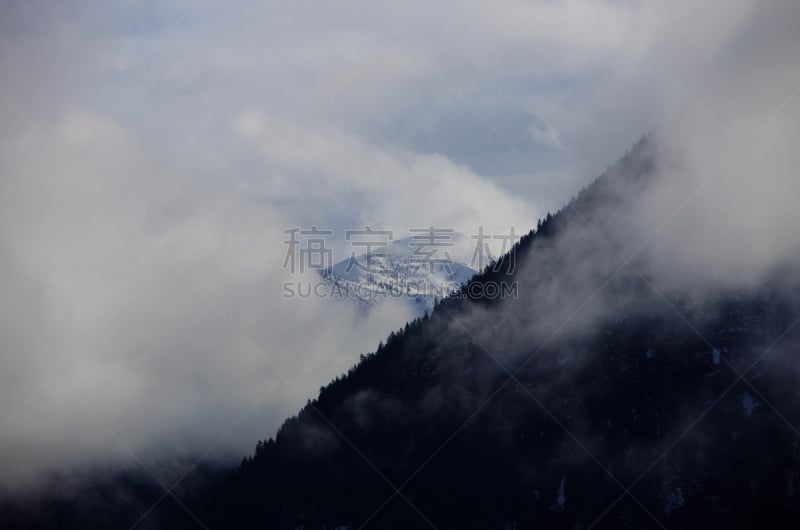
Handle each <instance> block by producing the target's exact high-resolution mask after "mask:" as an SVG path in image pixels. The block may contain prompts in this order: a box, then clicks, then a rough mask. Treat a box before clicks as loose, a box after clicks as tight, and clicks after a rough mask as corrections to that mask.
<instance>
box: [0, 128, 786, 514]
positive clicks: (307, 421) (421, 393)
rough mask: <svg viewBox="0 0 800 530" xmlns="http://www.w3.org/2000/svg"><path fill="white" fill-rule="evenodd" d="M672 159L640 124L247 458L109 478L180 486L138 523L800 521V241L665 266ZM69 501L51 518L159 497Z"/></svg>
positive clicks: (129, 492)
mask: <svg viewBox="0 0 800 530" xmlns="http://www.w3.org/2000/svg"><path fill="white" fill-rule="evenodd" d="M660 164H661V161H660V159H659V153H658V152H657V151H656V150H655V148H654V146H653V144H652V143H651V142H650V141H648V140H647V139H644V140H642V141H641V142H639V143H638V144H636V146H635V147H634V148H633V149H632V150H631V151H630V152H629V153H628V154H627V155H626V156H625V157H623V158H622V159H621V160H620V161H619V162H617V163H616V164H615V165H614V166H612V167H611V168H610V169H609V170H608V171H607V172H606V173H605V174H603V175H602V176H601V177H599V178H598V179H597V180H596V181H595V182H593V183H592V184H591V185H590V186H588V187H587V188H586V189H585V190H584V191H582V192H581V193H580V194H579V195H578V196H577V197H575V198H574V199H573V200H572V201H571V202H570V203H569V204H568V205H567V206H566V207H565V208H564V209H562V210H561V211H560V212H558V213H557V214H555V215H548V216H547V218H546V219H543V220H542V221H540V223H539V225H538V226H537V229H536V230H535V231H532V232H530V233H529V234H527V235H525V236H524V237H523V238H522V239H521V240H520V241H519V243H518V244H517V245H516V247H515V248H514V250H513V252H512V253H510V254H506V255H504V256H502V257H500V258H499V260H498V262H497V264H496V266H495V267H492V268H491V269H488V270H485V271H484V272H483V273H481V274H479V275H477V276H475V277H473V278H472V279H471V280H470V281H469V283H468V285H466V286H464V287H462V288H461V289H460V290H459V291H458V292H457V293H455V294H454V295H452V296H450V297H447V298H445V299H443V300H441V301H440V302H438V303H437V304H436V305H435V308H434V309H433V311H432V313H430V314H427V315H425V316H423V317H421V318H417V319H415V320H414V321H413V322H410V323H409V324H407V325H406V326H405V327H404V328H403V329H402V330H399V331H398V332H396V333H393V334H391V335H390V336H389V337H388V338H387V340H386V341H385V343H383V344H381V345H380V346H379V347H378V348H377V350H376V351H375V352H374V353H371V354H369V355H366V356H363V357H362V359H361V361H360V362H359V363H358V364H357V365H356V366H354V367H353V368H352V369H351V370H350V371H349V372H348V373H347V374H343V375H342V376H341V377H337V378H336V379H335V380H334V381H332V382H331V383H330V384H329V385H327V386H326V387H324V388H323V389H321V391H320V393H319V395H318V397H317V398H316V399H314V400H309V402H308V404H307V405H306V406H305V407H304V408H303V409H302V410H301V411H300V412H299V413H298V414H297V415H296V416H294V417H291V418H289V419H288V420H286V422H285V423H284V424H283V426H282V427H281V428H280V429H279V431H278V432H277V434H276V435H275V436H274V438H270V439H267V440H266V441H259V442H258V443H257V445H256V448H255V452H254V454H252V455H249V456H247V457H246V458H245V459H244V460H243V461H242V463H241V465H240V466H238V467H237V468H236V469H234V470H232V471H230V472H229V473H227V474H225V475H223V476H221V477H218V476H216V475H214V474H213V473H212V474H209V475H207V476H208V477H210V478H209V479H208V480H209V481H210V482H208V483H206V482H205V481H204V480H203V477H202V476H192V477H190V478H191V479H192V480H194V481H195V482H196V483H200V484H202V485H201V486H198V487H197V488H196V489H194V490H187V489H180V490H179V491H177V492H175V493H176V497H177V498H179V499H180V501H177V500H176V499H175V498H174V497H172V496H171V495H165V494H163V492H161V491H159V490H158V488H151V489H149V490H147V491H146V492H144V493H141V492H139V493H137V492H135V491H134V490H135V488H139V487H141V486H140V485H138V482H134V485H135V488H134V487H128V489H126V490H125V489H123V490H120V489H119V488H120V486H121V485H122V486H124V484H121V483H117V482H116V481H115V480H114V479H112V480H111V481H110V482H106V483H103V482H102V481H100V483H99V484H97V485H94V486H93V488H94V489H93V491H101V492H102V491H115V492H118V491H124V492H125V493H124V494H120V493H118V494H117V496H119V495H123V496H125V497H126V501H125V503H124V504H125V505H126V506H128V507H130V506H134V507H137V506H141V505H147V506H150V505H152V503H151V502H150V500H151V499H153V498H155V499H156V500H158V499H159V498H162V499H163V500H162V501H160V502H158V503H157V505H156V507H155V508H154V509H153V510H152V511H151V512H148V513H149V516H148V517H147V518H145V519H144V521H143V522H142V523H141V524H140V525H139V526H137V528H149V527H159V528H170V529H172V528H196V527H197V526H200V524H198V521H200V522H201V523H202V526H204V527H207V528H243V529H244V528H269V529H295V528H304V529H323V528H324V529H331V528H348V529H356V528H381V529H408V528H428V527H430V528H436V529H451V528H452V529H473V528H474V529H526V528H546V529H551V528H569V529H578V528H580V529H590V528H614V529H616V528H637V529H639V528H715V527H725V528H752V527H769V528H794V527H796V524H797V521H798V520H800V432H799V431H798V429H797V428H796V426H797V425H800V399H798V398H800V396H798V390H797V378H798V367H797V366H798V365H797V351H798V346H800V325H798V323H799V322H800V269H798V267H797V262H798V260H797V259H794V260H793V261H792V262H790V263H783V264H779V265H777V266H776V267H775V268H774V269H772V270H770V271H769V272H768V274H766V275H765V276H764V277H763V278H761V279H760V281H759V282H756V283H753V282H745V281H742V282H739V283H738V284H737V283H735V282H734V283H733V284H730V285H725V286H723V287H719V288H708V289H701V288H700V287H698V285H697V282H695V281H693V280H695V278H690V277H682V276H681V275H680V274H677V275H675V274H672V275H670V279H671V282H664V281H663V276H664V274H665V271H666V272H667V273H669V272H673V271H672V270H671V269H672V264H671V263H662V262H659V260H657V259H654V257H653V255H650V254H648V253H646V252H639V251H638V250H637V249H640V248H643V247H644V246H646V245H645V243H646V241H644V242H643V241H642V239H641V237H640V236H639V235H637V234H638V233H639V231H638V230H637V228H638V226H637V224H638V222H639V221H638V218H637V217H636V215H634V213H633V212H635V211H636V207H637V205H639V204H640V202H641V198H642V197H643V196H644V195H645V194H647V193H648V191H649V190H651V189H652V187H653V186H654V183H655V175H656V173H657V172H658V168H659V165H660ZM683 236H684V237H685V238H687V240H688V238H691V237H692V234H684V235H683ZM742 251H743V252H746V251H747V249H746V248H743V249H742ZM656 256H658V255H656ZM675 276H677V278H676V277H675ZM348 281H357V280H355V279H352V280H348ZM503 282H505V283H510V284H513V286H514V289H513V290H512V291H510V293H511V294H510V295H508V296H486V294H487V292H488V290H487V289H486V286H491V285H496V284H498V283H503ZM476 286H477V287H480V288H479V289H475V287H476ZM320 347H324V346H320ZM193 475H194V474H193ZM129 482H131V481H130V480H129ZM134 495H135V496H137V497H138V498H137V499H135V501H136V502H132V501H131V499H130V498H127V497H129V496H134ZM100 497H101V498H105V497H103V496H100ZM92 498H94V499H97V498H98V495H97V494H96V493H95V494H94V495H93V496H92ZM145 498H146V499H147V500H146V501H145V500H142V499H145ZM114 502H116V501H114ZM56 508H57V509H55V510H54V511H51V512H48V513H45V514H42V513H37V518H36V524H37V525H38V526H39V527H48V526H50V527H52V526H60V527H63V528H66V527H75V528H83V527H121V528H130V526H131V525H132V524H133V523H134V522H135V521H136V520H137V519H138V518H139V516H140V515H141V513H137V512H135V510H132V509H128V510H127V511H124V512H123V511H118V512H117V513H116V514H115V518H113V519H111V520H110V521H111V522H109V519H107V517H109V516H108V515H107V513H108V512H109V511H112V508H113V507H107V508H108V510H105V511H104V512H103V514H104V518H103V519H102V520H100V522H99V523H98V519H97V517H98V516H95V518H94V519H93V518H92V515H91V514H92V513H93V510H94V508H93V507H92V508H91V509H87V508H86V507H83V509H82V510H78V509H76V508H74V507H64V506H61V505H59V506H57V507H56ZM48 510H51V509H50V508H48ZM76 513H77V514H78V515H76ZM65 514H66V516H65ZM17 515H19V514H15V517H14V518H12V520H11V521H12V523H13V524H11V525H8V527H19V528H25V527H29V526H31V525H27V524H25V523H26V521H30V519H25V517H26V515H25V514H22V515H19V516H17ZM85 520H88V521H89V522H90V523H91V524H82V521H85ZM2 522H3V520H2V518H0V523H2ZM156 525H157V526H156Z"/></svg>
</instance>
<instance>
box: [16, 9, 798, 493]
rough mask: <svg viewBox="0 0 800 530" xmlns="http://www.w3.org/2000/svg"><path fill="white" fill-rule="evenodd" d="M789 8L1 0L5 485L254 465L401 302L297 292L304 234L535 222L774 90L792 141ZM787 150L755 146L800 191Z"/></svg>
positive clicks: (753, 107)
mask: <svg viewBox="0 0 800 530" xmlns="http://www.w3.org/2000/svg"><path fill="white" fill-rule="evenodd" d="M676 4H677V5H676ZM797 15H798V9H797V7H796V6H795V5H794V2H792V1H789V0H787V1H771V2H756V1H755V0H727V1H723V0H717V1H702V2H658V1H651V2H644V1H636V0H630V1H627V0H605V1H597V0H595V1H590V0H564V1H522V0H520V1H513V0H508V1H506V0H502V1H465V2H454V1H452V2H451V1H446V0H445V1H439V2H427V1H425V2H423V1H418V0H411V1H407V2H388V1H386V2H385V1H382V0H380V1H374V0H373V1H366V0H364V1H361V0H344V1H339V0H334V1H330V2H318V1H314V2H312V1H307V0H298V1H294V2H282V1H275V2H271V1H266V2H264V1H259V2H255V1H252V2H250V1H237V2H226V3H219V2H205V1H196V2H193V1H189V0H186V1H181V0H175V1H167V2H152V1H144V0H142V1H139V0H121V1H118V2H106V1H96V2H95V1H85V2H74V3H72V2H70V3H65V2H47V1H30V0H29V1H10V2H9V1H6V2H3V5H2V7H0V290H1V291H2V293H3V297H2V300H1V301H0V389H1V390H0V392H2V399H0V460H1V461H2V462H1V464H2V467H3V474H2V477H0V482H8V480H16V479H17V478H20V477H24V478H31V477H35V476H36V475H37V473H38V472H39V471H41V470H42V469H45V468H47V467H48V466H56V467H64V466H74V465H79V464H80V463H82V462H84V461H85V456H86V455H91V456H92V458H93V459H97V460H103V459H106V458H119V459H121V460H122V461H124V462H128V463H130V462H132V461H134V460H135V459H137V458H141V459H142V460H143V461H145V462H150V461H152V460H154V459H156V457H155V456H153V455H159V457H161V458H171V457H172V456H182V455H190V454H202V453H204V452H205V451H206V450H209V449H212V450H211V453H210V455H209V458H212V459H213V458H220V459H224V458H229V457H231V456H232V455H237V456H238V455H241V454H243V453H245V452H247V451H249V450H250V449H251V447H252V446H253V444H254V442H255V440H256V439H257V438H265V437H268V436H270V435H272V434H273V432H274V429H275V428H276V427H277V426H278V425H279V423H280V421H281V420H282V418H284V417H285V416H286V415H288V414H291V413H293V412H294V411H296V410H297V409H298V408H299V407H300V406H301V405H302V404H303V403H304V402H305V400H306V399H307V398H308V397H312V396H313V395H314V394H315V392H316V390H317V389H318V388H319V386H320V385H321V384H324V383H325V382H327V381H328V380H329V379H331V378H332V377H333V376H335V375H337V374H339V373H341V372H342V371H344V370H346V369H347V367H349V366H350V365H352V364H353V363H354V362H356V361H357V359H358V355H359V354H360V353H363V352H368V351H372V350H374V348H375V345H376V344H377V341H378V340H380V339H381V338H382V337H384V336H385V335H386V334H387V333H388V332H389V331H390V330H392V329H395V328H398V327H400V326H402V324H403V323H404V322H405V320H406V319H407V318H409V316H410V315H409V313H408V309H407V308H406V307H405V306H403V305H402V304H396V305H392V304H387V305H386V306H385V307H382V308H381V309H380V310H379V311H375V312H373V313H371V314H370V315H369V316H368V317H365V316H364V315H363V314H361V313H358V312H356V311H351V310H350V308H345V309H343V306H342V305H341V304H339V305H336V306H333V305H332V303H333V302H331V301H328V300H285V299H282V298H281V292H282V291H281V285H282V284H283V282H284V281H287V279H296V278H295V276H294V275H292V274H290V271H286V270H284V269H283V268H282V265H283V261H284V255H285V252H286V248H285V247H284V245H283V240H284V237H285V235H284V233H283V231H284V229H286V228H290V227H303V228H309V227H311V226H312V225H315V226H318V227H320V228H324V229H331V230H334V231H335V236H334V239H336V240H337V241H338V242H339V244H341V236H342V235H343V233H344V230H346V229H348V228H350V229H359V228H363V227H364V226H366V225H370V226H372V227H373V228H383V229H388V230H392V231H393V232H394V233H395V234H397V236H398V237H399V236H400V235H403V236H405V235H407V231H408V229H409V228H414V227H421V226H430V225H434V226H439V227H446V228H454V229H456V230H458V231H460V232H463V233H469V234H472V233H475V230H476V229H477V227H478V226H484V227H486V229H487V230H488V231H489V233H507V232H508V227H510V226H514V227H516V229H517V232H518V233H521V232H525V231H527V230H529V229H530V228H532V227H534V226H535V225H536V221H537V219H538V218H539V217H541V216H542V215H544V214H545V213H546V212H547V211H554V210H556V209H557V208H559V207H560V206H562V205H563V204H564V203H565V202H566V201H567V200H568V199H569V198H570V197H571V196H572V195H573V194H574V193H576V192H577V191H578V190H579V189H580V188H581V187H582V186H583V185H585V184H587V183H588V182H590V181H591V180H592V179H593V178H594V177H596V176H598V175H599V174H601V173H602V172H603V170H604V169H605V168H606V166H607V165H608V164H610V163H612V162H614V161H615V160H616V159H617V158H619V157H620V156H621V155H623V154H624V153H625V151H626V150H627V149H628V148H629V147H630V146H631V145H632V144H633V143H634V142H635V141H636V140H637V139H638V138H639V137H640V136H641V135H642V134H643V133H645V132H648V131H651V130H653V129H654V128H662V127H663V128H665V129H666V128H668V127H674V125H675V123H683V124H684V125H685V123H690V122H691V120H683V118H684V117H695V118H696V117H697V116H700V121H702V123H696V124H695V125H696V127H694V125H693V126H692V127H693V129H692V130H693V131H694V132H695V133H696V134H697V137H698V138H699V139H698V142H699V143H697V144H693V145H694V146H695V147H697V146H698V145H702V146H703V149H702V151H703V152H704V153H708V152H710V153H711V159H709V160H705V159H703V161H702V163H698V164H697V165H696V166H695V167H697V168H702V169H703V170H707V169H708V167H709V166H711V165H713V164H712V161H716V160H718V159H719V157H720V156H723V152H724V150H725V149H729V148H730V146H731V144H734V145H735V143H736V141H743V140H744V139H746V138H748V137H749V136H750V135H751V133H752V132H754V131H755V130H756V129H757V127H758V126H759V125H760V124H762V122H763V121H764V119H765V118H766V117H767V116H768V115H769V114H770V113H771V112H773V111H774V110H775V108H776V107H778V106H779V105H781V104H784V103H785V105H784V108H782V109H781V116H788V118H786V119H783V120H777V121H773V122H772V123H771V124H770V125H769V127H771V129H769V131H768V132H770V134H771V135H772V136H769V137H770V138H774V137H779V138H784V139H785V138H796V133H797V131H796V123H797V121H796V120H793V119H792V117H793V116H794V117H796V116H797V114H798V110H797V108H798V102H797V101H794V100H792V99H791V98H790V96H792V95H793V93H794V91H795V90H797V89H798V88H800V84H799V83H800V69H798V64H797V40H798V36H797V31H796V30H797V27H798V23H799V22H800V18H799V17H798V16H797ZM678 116H680V117H681V119H678V118H677V117H678ZM793 123H794V124H795V125H794V127H795V128H794V129H792V127H793V125H792V124H793ZM683 131H684V132H686V129H684V130H683ZM698 131H702V132H698ZM787 131H788V132H787ZM792 131H793V134H794V135H793V134H792ZM687 137H689V136H688V135H686V134H683V133H681V134H672V135H671V136H669V138H670V141H669V142H666V143H667V144H668V145H670V146H675V145H677V144H676V142H675V141H673V140H675V139H676V138H683V139H684V140H685V139H686V138H687ZM756 140H758V139H756ZM776 145H777V144H776V143H774V142H765V141H763V138H762V141H761V143H758V142H756V143H755V146H754V147H753V149H758V150H760V151H759V157H762V156H763V157H764V159H766V160H770V162H769V163H770V164H772V163H775V164H778V165H777V166H773V169H772V171H773V173H774V174H776V175H779V178H783V179H784V180H783V181H782V182H783V185H784V186H785V188H786V190H784V191H786V192H787V193H789V192H791V193H793V194H794V196H798V195H800V193H794V191H792V190H795V191H798V192H800V190H798V187H797V183H796V179H794V180H793V179H792V178H791V177H790V176H786V174H785V171H784V170H786V169H787V168H791V167H796V166H794V162H795V157H796V154H794V153H792V152H791V151H792V150H791V148H790V147H789V146H788V143H787V145H786V146H785V150H783V151H781V150H780V146H777V147H776ZM685 147H686V146H685V145H684V147H683V148H685ZM770 149H772V152H770ZM696 150H699V149H696ZM776 150H777V151H776ZM765 163H766V162H765ZM745 199H746V197H742V198H741V200H742V201H744V200H745ZM735 204H736V205H737V208H738V207H739V206H740V205H741V202H736V203H735ZM787 204H788V203H787ZM737 212H738V210H737ZM735 218H736V216H735V215H732V216H731V219H735ZM738 218H742V216H741V215H740V216H739V217H738ZM721 219H723V221H725V222H727V221H726V220H727V218H721ZM653 223H656V221H655V220H653ZM648 226H650V225H648ZM763 230H765V231H767V230H771V228H770V227H769V226H768V227H763ZM753 235H754V239H756V238H757V236H759V235H760V232H758V231H755V232H754V234H753ZM725 248H726V251H727V249H729V248H731V246H727V247H725ZM337 249H338V250H339V251H341V248H340V247H337ZM733 273H735V271H734V272H732V274H733ZM165 448H168V449H169V451H166V452H165V451H164V449H165ZM133 455H135V457H134V456H133Z"/></svg>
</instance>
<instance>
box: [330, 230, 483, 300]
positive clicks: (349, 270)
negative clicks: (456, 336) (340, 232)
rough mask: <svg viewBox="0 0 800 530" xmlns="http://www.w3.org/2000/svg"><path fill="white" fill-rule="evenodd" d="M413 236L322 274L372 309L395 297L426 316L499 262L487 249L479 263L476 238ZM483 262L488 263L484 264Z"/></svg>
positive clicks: (346, 295)
mask: <svg viewBox="0 0 800 530" xmlns="http://www.w3.org/2000/svg"><path fill="white" fill-rule="evenodd" d="M423 239H424V238H422V237H420V236H411V237H406V238H403V239H398V240H395V241H390V242H389V243H388V244H386V245H382V246H379V247H377V248H372V249H370V250H369V251H368V252H364V253H360V254H356V253H355V252H354V253H352V255H351V256H350V257H349V258H347V259H345V260H342V261H340V262H339V263H336V264H335V265H333V266H331V267H330V268H327V269H323V270H321V271H320V275H321V276H322V278H323V279H324V281H325V282H326V283H327V284H328V286H329V287H330V289H331V290H335V291H336V292H337V294H338V295H339V296H341V297H343V298H350V299H355V300H357V301H358V302H360V303H362V304H365V306H366V307H371V306H374V305H375V304H378V303H380V302H382V301H384V300H387V299H389V298H396V299H405V300H407V301H408V302H409V303H410V304H412V305H413V306H415V313H416V314H418V315H422V314H424V313H425V311H429V310H430V309H432V308H433V305H434V304H435V303H436V301H437V300H440V299H441V298H444V297H446V296H448V295H449V294H450V293H452V292H453V291H456V290H458V289H459V288H461V286H463V285H465V284H466V283H467V282H468V281H469V280H470V278H472V277H473V276H474V275H475V274H477V273H478V272H479V271H478V269H479V268H482V266H485V265H487V264H488V262H490V261H491V260H492V259H494V256H493V255H492V254H491V252H490V251H489V250H488V249H487V250H486V253H484V254H483V255H482V256H480V258H482V259H478V256H476V253H475V243H474V241H472V240H471V238H470V237H468V236H465V235H463V234H460V233H457V232H455V233H451V234H449V235H448V237H447V239H446V241H442V240H438V241H436V242H435V243H436V244H430V241H428V242H425V241H423ZM482 261H484V262H483V263H482Z"/></svg>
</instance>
